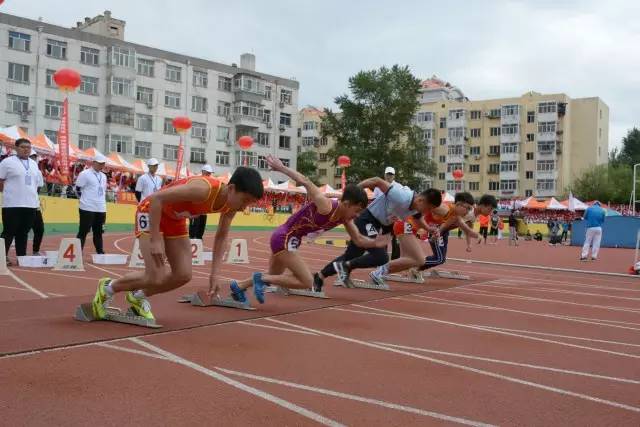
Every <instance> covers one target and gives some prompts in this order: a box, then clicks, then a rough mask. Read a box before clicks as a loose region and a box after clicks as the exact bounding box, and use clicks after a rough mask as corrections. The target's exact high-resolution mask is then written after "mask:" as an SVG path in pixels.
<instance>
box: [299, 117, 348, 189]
mask: <svg viewBox="0 0 640 427" xmlns="http://www.w3.org/2000/svg"><path fill="white" fill-rule="evenodd" d="M323 116H324V111H323V110H321V109H319V108H316V107H313V106H307V107H305V108H302V109H301V110H300V112H299V117H298V123H299V124H300V128H299V129H298V137H299V142H298V144H299V145H298V147H299V150H300V151H314V152H315V153H316V154H317V158H318V180H319V182H320V184H329V185H330V186H332V187H333V188H340V186H341V181H340V176H341V175H342V170H341V169H340V168H339V167H337V166H334V165H333V160H334V159H331V158H329V157H328V154H327V152H328V151H329V149H330V148H332V147H333V146H335V141H334V140H333V138H327V137H323V136H322V132H321V127H322V117H323Z"/></svg>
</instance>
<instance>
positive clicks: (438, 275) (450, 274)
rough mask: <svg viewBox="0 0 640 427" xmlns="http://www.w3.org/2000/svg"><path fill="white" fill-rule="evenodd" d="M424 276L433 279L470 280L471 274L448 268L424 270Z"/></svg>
mask: <svg viewBox="0 0 640 427" xmlns="http://www.w3.org/2000/svg"><path fill="white" fill-rule="evenodd" d="M424 273H426V274H424V276H426V277H429V278H431V279H457V280H469V279H470V278H469V276H467V275H464V274H461V273H458V272H457V271H446V270H429V271H426V272H424Z"/></svg>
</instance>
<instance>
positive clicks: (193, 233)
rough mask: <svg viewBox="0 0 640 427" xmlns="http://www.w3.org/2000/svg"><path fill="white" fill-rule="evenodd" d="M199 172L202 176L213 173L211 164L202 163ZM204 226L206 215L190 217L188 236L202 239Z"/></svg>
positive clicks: (205, 224)
mask: <svg viewBox="0 0 640 427" xmlns="http://www.w3.org/2000/svg"><path fill="white" fill-rule="evenodd" d="M201 173H202V176H209V175H211V174H212V173H213V168H212V167H211V165H204V166H202V170H201ZM206 228H207V215H200V216H199V217H196V218H191V219H190V220H189V238H190V239H200V240H202V236H204V231H205V230H206Z"/></svg>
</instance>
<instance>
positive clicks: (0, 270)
mask: <svg viewBox="0 0 640 427" xmlns="http://www.w3.org/2000/svg"><path fill="white" fill-rule="evenodd" d="M8 274H9V269H8V268H7V254H6V253H5V247H4V239H3V238H2V237H0V275H3V276H5V275H8Z"/></svg>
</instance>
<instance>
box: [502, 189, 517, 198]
mask: <svg viewBox="0 0 640 427" xmlns="http://www.w3.org/2000/svg"><path fill="white" fill-rule="evenodd" d="M517 192H518V190H499V192H498V193H499V194H500V195H501V196H503V197H513V196H515V195H516V193H517Z"/></svg>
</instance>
